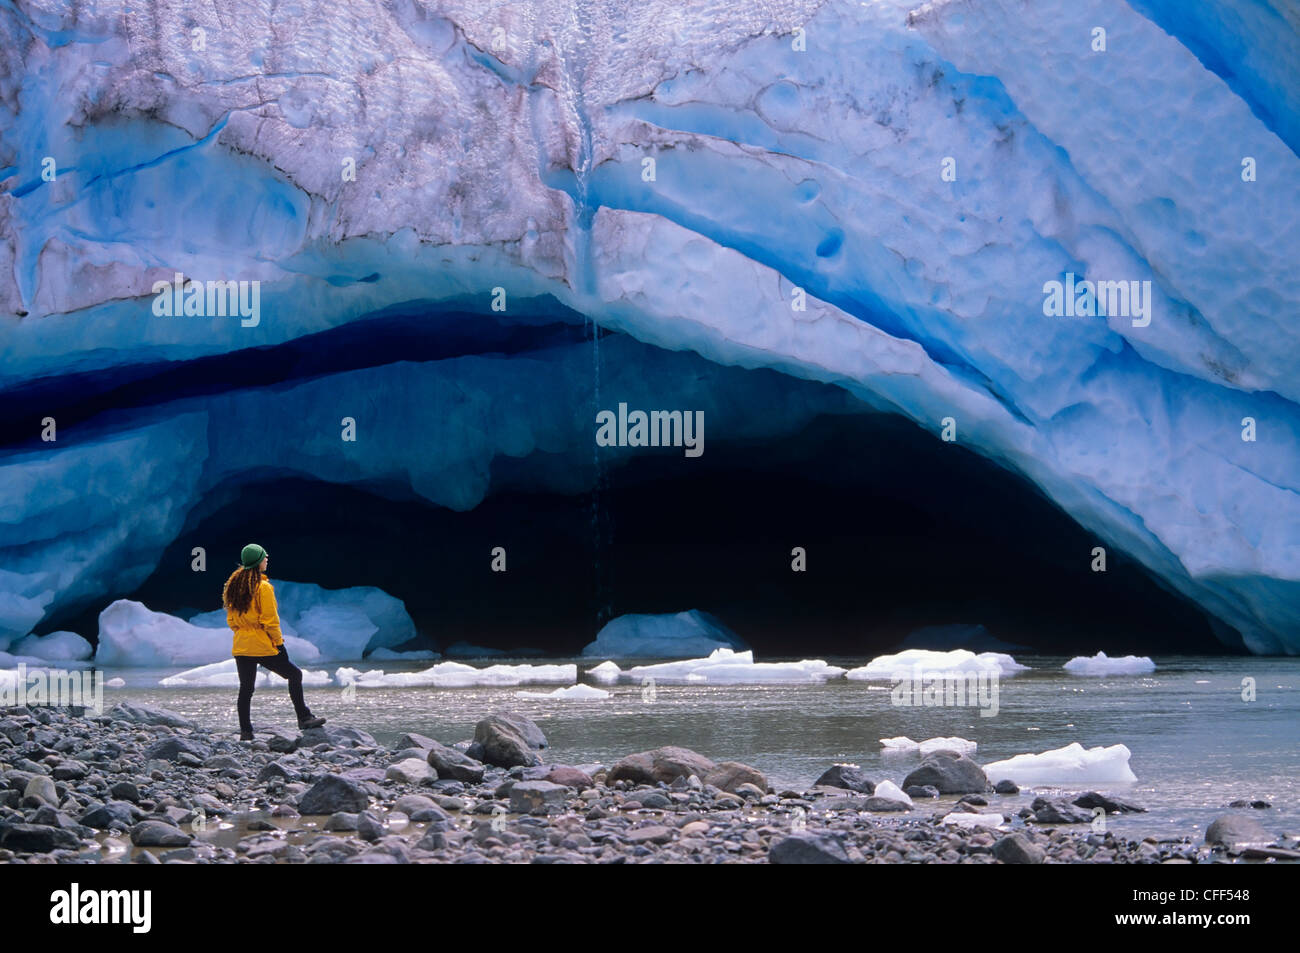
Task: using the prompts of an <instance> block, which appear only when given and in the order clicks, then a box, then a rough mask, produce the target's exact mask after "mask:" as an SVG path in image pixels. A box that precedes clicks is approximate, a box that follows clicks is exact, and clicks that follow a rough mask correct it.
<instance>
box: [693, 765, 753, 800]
mask: <svg viewBox="0 0 1300 953" xmlns="http://www.w3.org/2000/svg"><path fill="white" fill-rule="evenodd" d="M700 780H701V781H703V782H704V783H705V784H712V785H713V786H714V787H715V788H717V789H718V790H720V791H729V792H730V793H732V794H738V793H740V791H739V789H740V786H741V785H742V784H752V785H754V787H756V788H758V789H759V790H760V791H762V792H764V793H766V792H767V778H766V777H765V776H764V775H763V772H761V771H759V770H758V769H757V768H751V767H750V766H749V765H747V764H741V763H740V762H739V761H719V762H718V763H717V764H716V765H714V766H713V768H712V769H711V770H710V771H709V772H708V773H707V774H705V775H703V776H702V777H701V778H700Z"/></svg>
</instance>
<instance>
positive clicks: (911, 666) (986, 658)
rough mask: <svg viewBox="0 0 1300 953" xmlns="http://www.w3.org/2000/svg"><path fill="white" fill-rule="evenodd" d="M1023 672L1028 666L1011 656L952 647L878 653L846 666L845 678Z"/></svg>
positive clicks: (900, 677) (920, 676)
mask: <svg viewBox="0 0 1300 953" xmlns="http://www.w3.org/2000/svg"><path fill="white" fill-rule="evenodd" d="M1024 671H1028V666H1026V665H1021V664H1020V663H1019V662H1017V661H1016V660H1015V659H1013V658H1012V657H1011V656H1010V655H1006V654H1004V653H1001V652H981V653H980V654H978V655H976V654H975V653H974V652H971V651H968V650H967V649H953V650H952V651H950V652H936V651H932V650H930V649H907V650H906V651H903V652H899V653H897V654H895V655H881V656H878V657H877V658H874V659H872V660H871V661H870V662H868V663H867V664H866V665H862V666H859V667H858V668H852V669H849V671H848V674H847V677H848V678H850V679H853V680H855V681H873V680H882V679H885V680H887V679H912V678H932V677H934V676H936V675H954V674H959V675H966V674H970V673H979V674H995V675H998V676H1007V675H1015V674H1016V673H1017V672H1024Z"/></svg>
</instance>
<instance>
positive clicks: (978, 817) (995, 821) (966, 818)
mask: <svg viewBox="0 0 1300 953" xmlns="http://www.w3.org/2000/svg"><path fill="white" fill-rule="evenodd" d="M940 823H943V824H954V825H956V826H957V827H989V828H998V827H1001V826H1002V825H1003V824H1004V823H1006V821H1005V820H1004V819H1003V817H1002V815H1001V814H971V813H969V812H964V811H953V812H952V813H951V814H945V815H944V816H943V820H942V821H941V822H940Z"/></svg>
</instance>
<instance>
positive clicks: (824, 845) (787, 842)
mask: <svg viewBox="0 0 1300 953" xmlns="http://www.w3.org/2000/svg"><path fill="white" fill-rule="evenodd" d="M767 859H768V861H769V862H770V863H773V864H848V863H852V861H851V860H850V859H849V855H848V852H847V851H846V850H845V849H844V843H843V841H842V840H841V839H840V838H839V837H836V836H834V835H831V834H815V833H812V832H811V831H800V832H798V833H796V834H791V835H789V836H788V837H784V838H782V839H781V840H779V841H777V842H776V843H774V844H773V845H772V847H771V849H770V850H769V851H768V854H767Z"/></svg>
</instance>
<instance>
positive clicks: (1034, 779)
mask: <svg viewBox="0 0 1300 953" xmlns="http://www.w3.org/2000/svg"><path fill="white" fill-rule="evenodd" d="M1129 756H1130V752H1129V750H1128V748H1127V747H1126V746H1124V745H1122V744H1120V745H1111V746H1110V747H1109V748H1102V747H1097V748H1088V749H1085V748H1084V747H1083V745H1081V744H1079V743H1078V742H1077V741H1076V742H1074V743H1072V744H1069V745H1066V746H1065V747H1064V748H1057V749H1055V750H1053V751H1044V752H1042V753H1040V754H1018V755H1016V756H1015V757H1014V758H1008V759H1007V760H1005V761H995V762H993V763H992V764H986V765H985V766H984V773H985V774H987V775H988V776H989V777H990V778H992V779H996V780H998V781H1001V780H1003V779H1006V780H1010V781H1014V782H1015V783H1016V784H1018V785H1020V786H1021V787H1026V786H1048V785H1051V786H1062V787H1068V786H1075V785H1089V784H1129V783H1132V782H1134V781H1136V780H1137V776H1136V775H1135V774H1134V773H1133V771H1132V770H1131V769H1130V768H1129V766H1128V759H1129Z"/></svg>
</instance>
